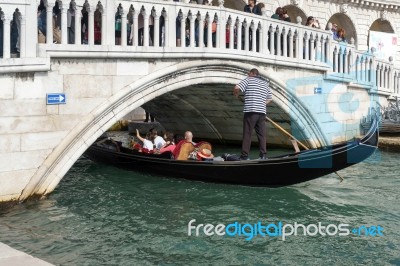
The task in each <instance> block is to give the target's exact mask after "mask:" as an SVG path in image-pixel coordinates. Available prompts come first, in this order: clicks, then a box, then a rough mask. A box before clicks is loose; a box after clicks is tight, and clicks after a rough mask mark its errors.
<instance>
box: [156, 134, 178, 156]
mask: <svg viewBox="0 0 400 266" xmlns="http://www.w3.org/2000/svg"><path fill="white" fill-rule="evenodd" d="M164 139H165V144H164V145H163V146H162V147H161V148H160V149H157V152H156V153H163V152H167V151H170V152H173V151H174V150H175V147H176V145H175V142H174V133H172V132H166V133H165V134H164Z"/></svg>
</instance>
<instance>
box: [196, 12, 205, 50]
mask: <svg viewBox="0 0 400 266" xmlns="http://www.w3.org/2000/svg"><path fill="white" fill-rule="evenodd" d="M197 19H198V20H199V47H200V48H201V47H204V19H203V16H202V15H201V14H200V15H199V16H198V17H197Z"/></svg>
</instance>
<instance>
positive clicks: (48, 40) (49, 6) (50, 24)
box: [46, 1, 54, 44]
mask: <svg viewBox="0 0 400 266" xmlns="http://www.w3.org/2000/svg"><path fill="white" fill-rule="evenodd" d="M53 7H54V3H52V4H51V2H50V1H48V2H47V6H46V12H47V13H46V15H47V18H46V20H47V24H46V43H47V44H49V43H53Z"/></svg>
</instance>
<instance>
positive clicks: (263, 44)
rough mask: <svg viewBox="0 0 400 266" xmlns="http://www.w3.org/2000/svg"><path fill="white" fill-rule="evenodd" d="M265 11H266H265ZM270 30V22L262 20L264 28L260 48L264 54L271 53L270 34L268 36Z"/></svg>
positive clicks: (261, 33)
mask: <svg viewBox="0 0 400 266" xmlns="http://www.w3.org/2000/svg"><path fill="white" fill-rule="evenodd" d="M264 13H265V11H264ZM268 32H269V27H268V22H267V21H265V20H264V21H263V22H262V28H261V31H260V39H261V42H260V49H261V53H262V54H269V48H268V41H269V36H268Z"/></svg>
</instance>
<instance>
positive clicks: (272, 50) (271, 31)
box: [269, 26, 275, 55]
mask: <svg viewBox="0 0 400 266" xmlns="http://www.w3.org/2000/svg"><path fill="white" fill-rule="evenodd" d="M269 33H270V34H269V38H270V40H271V41H270V43H271V45H270V48H269V49H270V51H269V52H270V53H271V54H272V55H274V54H275V27H274V26H272V27H271V28H270V31H269Z"/></svg>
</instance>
